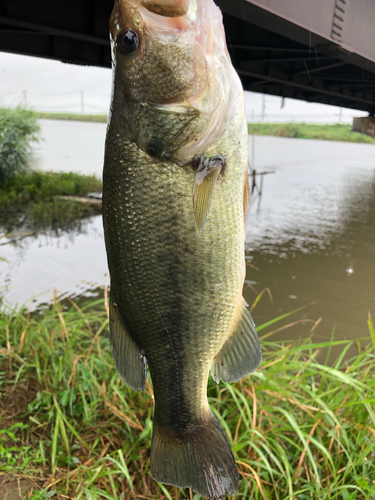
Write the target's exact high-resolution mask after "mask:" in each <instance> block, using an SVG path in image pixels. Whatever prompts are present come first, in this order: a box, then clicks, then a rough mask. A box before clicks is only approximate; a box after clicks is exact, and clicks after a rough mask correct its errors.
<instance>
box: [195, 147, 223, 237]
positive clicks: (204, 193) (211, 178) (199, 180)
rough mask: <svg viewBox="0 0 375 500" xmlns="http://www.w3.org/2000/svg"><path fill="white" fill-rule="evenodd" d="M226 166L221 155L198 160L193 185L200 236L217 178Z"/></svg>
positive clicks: (196, 220) (196, 221) (196, 219)
mask: <svg viewBox="0 0 375 500" xmlns="http://www.w3.org/2000/svg"><path fill="white" fill-rule="evenodd" d="M224 167H225V161H224V159H223V158H222V157H221V156H214V157H212V158H205V157H201V158H199V160H198V168H197V172H196V174H195V179H194V187H193V210H194V216H195V225H196V227H197V231H198V234H199V236H200V235H201V234H202V231H203V226H204V223H205V222H206V219H207V215H208V212H209V210H210V206H211V202H212V195H213V192H214V187H215V184H216V181H217V178H218V177H219V174H220V172H221V171H222V170H223V169H224Z"/></svg>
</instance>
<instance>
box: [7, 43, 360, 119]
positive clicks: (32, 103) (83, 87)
mask: <svg viewBox="0 0 375 500" xmlns="http://www.w3.org/2000/svg"><path fill="white" fill-rule="evenodd" d="M111 82H112V77H111V71H110V70H109V69H102V68H96V67H91V66H77V65H73V64H65V63H61V62H59V61H52V60H48V59H41V58H36V57H28V56H21V55H16V54H8V53H5V52H0V106H2V107H4V106H11V107H14V106H17V105H18V104H26V105H27V106H29V107H31V108H33V109H35V110H38V111H55V112H58V111H61V112H76V113H81V111H82V107H83V111H84V112H85V113H92V114H96V113H107V112H108V108H109V102H110V93H111ZM82 92H83V94H82ZM245 101H246V109H247V116H248V120H249V121H250V120H251V117H252V114H253V116H254V119H255V120H256V121H259V120H261V116H262V107H263V96H262V95H261V94H256V93H253V92H245ZM281 103H282V100H281V98H280V97H273V96H265V97H264V106H265V119H264V121H268V122H270V121H306V122H316V123H335V122H338V121H339V119H340V109H339V108H337V107H335V106H326V105H323V104H312V103H307V102H304V101H297V100H294V99H286V100H285V103H284V107H283V109H281ZM366 115H367V113H364V112H361V111H357V110H350V109H342V113H341V120H342V121H343V122H346V123H351V121H352V118H353V116H366Z"/></svg>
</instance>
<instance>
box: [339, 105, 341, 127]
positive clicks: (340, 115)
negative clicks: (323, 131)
mask: <svg viewBox="0 0 375 500" xmlns="http://www.w3.org/2000/svg"><path fill="white" fill-rule="evenodd" d="M341 122H342V108H340V113H339V123H341Z"/></svg>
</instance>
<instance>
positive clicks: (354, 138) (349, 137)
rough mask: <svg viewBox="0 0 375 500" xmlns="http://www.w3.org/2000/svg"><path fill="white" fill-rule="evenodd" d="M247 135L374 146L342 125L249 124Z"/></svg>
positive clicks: (373, 142) (348, 126) (374, 140)
mask: <svg viewBox="0 0 375 500" xmlns="http://www.w3.org/2000/svg"><path fill="white" fill-rule="evenodd" d="M248 130H249V134H250V135H251V134H254V135H271V136H276V137H291V138H294V139H316V140H321V141H340V142H358V143H364V144H375V139H372V138H371V137H368V136H367V135H363V134H359V133H357V132H352V130H351V126H350V125H347V124H342V123H335V124H334V125H314V124H311V123H249V124H248Z"/></svg>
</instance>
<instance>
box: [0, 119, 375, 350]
mask: <svg viewBox="0 0 375 500" xmlns="http://www.w3.org/2000/svg"><path fill="white" fill-rule="evenodd" d="M41 126H42V135H43V137H44V141H43V142H42V143H40V144H39V145H38V147H37V149H36V150H35V153H34V160H33V165H34V167H37V168H41V169H43V170H54V171H59V170H63V171H70V170H71V171H75V172H81V173H85V174H96V175H98V176H101V169H102V158H103V151H104V138H105V129H106V125H105V124H98V123H85V122H69V121H53V120H41ZM251 143H252V141H249V150H250V149H251ZM254 144H255V149H254V153H255V154H254V158H255V168H256V170H257V171H258V172H261V171H273V172H274V173H272V174H269V175H266V176H264V185H263V193H262V197H261V199H260V203H259V199H257V198H256V197H253V200H252V204H251V208H250V213H249V216H248V220H247V238H246V259H247V262H248V264H249V265H248V266H247V276H246V284H245V291H244V295H245V298H246V300H247V302H248V303H249V304H252V303H253V301H254V300H255V298H256V295H257V293H258V292H260V291H262V290H263V289H264V288H268V290H269V292H270V293H268V292H266V293H265V294H264V296H263V297H262V299H261V300H260V301H259V303H258V304H257V306H256V308H255V309H254V313H253V315H254V319H255V321H256V323H257V324H262V323H264V322H265V321H269V320H270V319H272V318H274V317H276V316H280V315H282V314H285V313H287V312H288V311H291V310H294V309H297V308H299V307H302V306H307V307H305V308H304V309H303V310H301V311H299V312H298V313H296V314H294V315H293V316H292V317H291V318H290V319H288V320H285V321H284V322H283V323H282V324H283V325H285V324H286V323H288V322H296V321H298V323H296V325H295V326H293V327H291V328H287V329H284V330H282V331H280V332H277V333H275V335H274V338H278V339H280V338H285V339H290V338H293V337H298V336H300V335H307V334H308V333H309V331H310V329H311V327H312V326H313V325H314V322H316V321H317V320H319V319H320V318H322V319H321V320H320V324H319V326H318V327H317V329H316V332H315V338H316V339H318V340H322V339H326V338H328V337H330V335H331V333H332V330H333V328H334V327H335V332H336V333H335V335H336V338H351V339H355V338H361V337H364V336H366V335H368V330H367V314H368V311H369V310H372V312H373V315H374V316H375V279H374V278H375V147H374V146H373V145H364V144H350V143H338V142H328V141H312V140H303V139H286V138H275V137H262V136H258V137H255V139H254ZM250 158H251V154H250ZM2 243H3V244H2V245H1V249H0V256H1V257H2V258H3V259H6V261H2V262H0V272H1V275H0V286H1V287H2V288H3V291H4V293H3V295H4V301H5V303H6V304H8V305H11V306H13V305H15V304H19V305H20V304H26V305H27V306H28V307H30V308H31V309H35V308H36V307H38V305H40V304H41V303H45V302H49V301H50V300H52V298H53V296H54V294H57V295H58V296H61V297H65V296H70V297H72V298H75V299H76V300H82V297H91V296H97V295H100V294H101V293H102V291H101V290H102V289H103V287H104V286H105V283H106V275H107V264H106V256H105V250H104V243H103V229H102V223H101V217H100V216H99V217H92V218H90V219H88V220H86V221H84V222H83V227H82V230H81V231H75V232H74V231H73V232H71V233H69V234H64V235H61V236H59V237H57V236H46V235H42V234H37V235H34V236H30V237H25V238H21V239H17V241H16V242H12V243H9V242H8V241H7V240H6V239H4V238H3V240H2ZM302 320H303V321H304V322H302ZM307 320H308V321H307ZM277 327H278V324H276V325H275V329H276V328H277Z"/></svg>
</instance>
